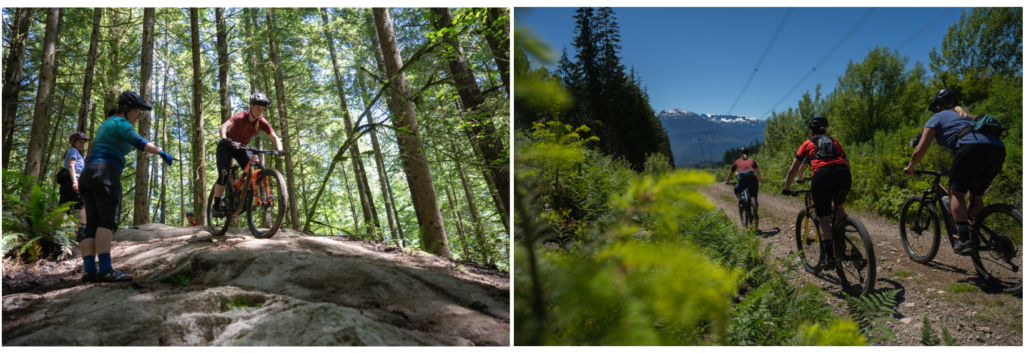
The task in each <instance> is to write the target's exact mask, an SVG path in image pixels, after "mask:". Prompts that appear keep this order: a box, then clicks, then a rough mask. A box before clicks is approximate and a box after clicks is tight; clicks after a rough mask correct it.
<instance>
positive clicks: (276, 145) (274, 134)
mask: <svg viewBox="0 0 1024 353" xmlns="http://www.w3.org/2000/svg"><path fill="white" fill-rule="evenodd" d="M270 140H271V141H274V148H276V149H277V150H278V151H284V147H281V139H279V138H277V132H272V133H270Z"/></svg>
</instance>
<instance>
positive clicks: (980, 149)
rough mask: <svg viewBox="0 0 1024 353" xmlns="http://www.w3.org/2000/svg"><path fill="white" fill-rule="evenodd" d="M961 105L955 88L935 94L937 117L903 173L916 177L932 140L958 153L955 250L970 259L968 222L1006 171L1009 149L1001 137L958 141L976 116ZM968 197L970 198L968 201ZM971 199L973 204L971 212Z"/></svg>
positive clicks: (953, 186)
mask: <svg viewBox="0 0 1024 353" xmlns="http://www.w3.org/2000/svg"><path fill="white" fill-rule="evenodd" d="M957 104H958V98H957V95H956V92H955V91H953V90H952V89H949V88H943V89H942V90H940V91H939V93H936V94H935V97H933V98H932V103H931V105H929V106H928V110H930V111H932V112H933V113H935V115H932V117H931V119H928V122H927V123H925V125H924V130H923V131H922V132H921V140H920V141H919V142H918V145H917V148H915V149H914V154H913V155H912V156H911V157H910V164H908V165H907V167H906V168H904V169H903V172H904V173H905V174H907V175H913V174H914V166H916V165H917V163H919V162H921V159H922V158H924V155H925V152H928V146H930V145H931V143H932V139H935V142H937V143H938V144H939V146H942V147H945V148H948V149H951V150H953V151H954V152H953V165H952V167H951V168H950V172H949V189H950V193H951V194H953V197H952V198H951V199H950V202H949V203H950V205H949V206H950V208H951V209H952V210H951V211H952V212H953V220H954V221H956V227H957V235H958V239H957V240H956V243H955V244H953V251H954V252H956V253H957V254H959V255H964V256H967V255H970V254H971V253H973V252H974V244H973V243H972V242H971V239H970V228H969V226H968V221H969V220H970V219H971V218H973V217H974V216H975V215H977V214H978V212H979V211H981V209H982V208H984V207H985V203H984V201H983V200H982V196H983V195H984V194H985V190H986V189H988V187H989V185H991V184H992V180H993V179H995V177H996V175H999V172H1001V171H1002V169H1003V161H1004V160H1005V159H1006V147H1005V146H1004V145H1003V142H1002V141H1000V140H999V138H998V137H996V136H992V135H990V134H986V133H982V132H977V131H975V132H971V133H968V134H967V135H965V136H964V137H962V138H960V139H957V137H956V135H957V132H958V131H960V129H961V128H963V127H964V126H966V125H967V124H970V123H971V121H972V119H974V115H971V113H970V112H968V111H967V109H966V108H964V107H961V106H959V105H957ZM965 195H967V196H968V197H967V198H966V199H965V198H964V196H965ZM967 200H970V201H971V202H970V207H969V209H968V207H967V206H966V204H967Z"/></svg>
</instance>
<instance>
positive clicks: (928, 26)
mask: <svg viewBox="0 0 1024 353" xmlns="http://www.w3.org/2000/svg"><path fill="white" fill-rule="evenodd" d="M953 10H956V9H955V8H950V9H946V11H942V13H940V14H939V15H938V16H935V18H934V19H932V21H931V22H928V24H926V25H924V27H921V29H919V30H918V31H917V33H914V35H912V36H910V38H907V40H905V41H903V43H900V45H899V46H898V47H896V51H899V50H900V49H902V48H903V46H905V45H907V44H910V42H913V41H914V39H917V37H918V36H920V35H921V34H922V33H924V31H925V30H927V29H929V28H931V27H932V26H934V25H935V23H936V22H939V20H940V19H942V18H943V17H946V16H947V15H949V13H950V12H952V11H953Z"/></svg>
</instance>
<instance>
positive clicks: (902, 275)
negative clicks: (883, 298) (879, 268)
mask: <svg viewBox="0 0 1024 353" xmlns="http://www.w3.org/2000/svg"><path fill="white" fill-rule="evenodd" d="M913 275H914V271H910V270H896V271H893V273H892V275H890V276H891V277H892V279H895V280H902V279H906V278H909V277H911V276H913Z"/></svg>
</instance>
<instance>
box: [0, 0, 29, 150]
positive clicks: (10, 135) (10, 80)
mask: <svg viewBox="0 0 1024 353" xmlns="http://www.w3.org/2000/svg"><path fill="white" fill-rule="evenodd" d="M32 10H33V9H31V8H27V7H23V8H19V9H17V10H16V11H15V12H14V13H15V14H16V17H15V19H14V27H13V28H14V32H10V33H8V35H9V36H10V37H9V42H10V45H11V46H10V49H9V50H8V51H7V64H6V66H4V68H5V69H4V89H3V114H4V116H3V119H4V127H3V128H4V136H3V139H4V141H3V148H4V154H3V167H4V168H7V167H8V163H10V161H11V148H12V147H14V123H15V121H16V120H17V117H18V92H20V91H21V67H22V65H24V63H25V44H26V43H27V42H28V29H29V27H30V26H31V25H32Z"/></svg>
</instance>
